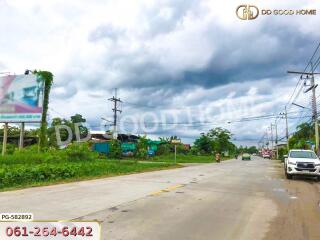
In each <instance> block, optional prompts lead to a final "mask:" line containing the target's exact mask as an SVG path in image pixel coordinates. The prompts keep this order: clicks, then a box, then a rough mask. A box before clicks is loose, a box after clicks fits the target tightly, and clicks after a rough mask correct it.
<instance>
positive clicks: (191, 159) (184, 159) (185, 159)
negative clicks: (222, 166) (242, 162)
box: [148, 154, 231, 163]
mask: <svg viewBox="0 0 320 240" xmlns="http://www.w3.org/2000/svg"><path fill="white" fill-rule="evenodd" d="M228 159H231V158H230V157H228V158H227V157H225V158H223V159H222V161H224V160H228ZM148 160H149V161H154V162H167V163H174V154H169V155H161V156H155V157H152V158H149V159H148ZM214 162H216V161H215V157H214V156H209V155H200V156H198V155H191V154H177V163H214Z"/></svg>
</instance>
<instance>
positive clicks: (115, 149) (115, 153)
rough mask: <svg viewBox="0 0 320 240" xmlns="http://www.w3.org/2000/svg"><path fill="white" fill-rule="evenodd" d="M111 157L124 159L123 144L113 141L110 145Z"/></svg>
mask: <svg viewBox="0 0 320 240" xmlns="http://www.w3.org/2000/svg"><path fill="white" fill-rule="evenodd" d="M109 157H111V158H121V157H122V149H121V143H120V142H119V141H118V140H112V142H111V145H110V152H109Z"/></svg>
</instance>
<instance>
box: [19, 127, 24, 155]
mask: <svg viewBox="0 0 320 240" xmlns="http://www.w3.org/2000/svg"><path fill="white" fill-rule="evenodd" d="M24 124H25V123H24V122H22V123H21V128H20V139H19V150H21V149H22V148H23V138H24Z"/></svg>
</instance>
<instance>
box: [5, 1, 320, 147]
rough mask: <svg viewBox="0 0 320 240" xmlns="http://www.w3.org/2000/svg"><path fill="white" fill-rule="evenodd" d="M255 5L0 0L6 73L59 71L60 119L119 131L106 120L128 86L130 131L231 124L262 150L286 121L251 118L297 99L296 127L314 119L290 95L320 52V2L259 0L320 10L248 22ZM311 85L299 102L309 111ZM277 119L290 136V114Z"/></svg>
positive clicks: (186, 130) (241, 140)
mask: <svg viewBox="0 0 320 240" xmlns="http://www.w3.org/2000/svg"><path fill="white" fill-rule="evenodd" d="M243 3H244V2H243V1H238V0H233V1H223V2H221V1H217V0H172V1H169V0H131V1H128V0H91V1H83V0H68V1H63V0H48V1H41V0H10V1H9V0H0V30H1V37H0V72H4V71H9V72H11V73H15V74H21V73H23V72H24V70H25V69H41V70H48V71H51V72H52V73H53V74H54V85H53V88H52V92H51V95H50V106H49V109H50V110H49V117H50V119H52V118H54V117H64V118H68V117H69V116H71V115H74V114H76V113H80V114H82V115H83V116H84V117H85V118H86V119H87V122H88V125H89V126H90V127H91V128H92V129H94V130H103V129H105V127H106V128H109V127H110V126H105V125H109V124H108V123H107V124H106V122H103V121H102V120H101V118H102V117H103V118H106V119H108V120H110V121H111V120H112V117H113V116H112V114H113V113H112V105H111V102H110V101H108V99H109V98H111V97H112V96H113V95H114V89H115V88H117V89H118V97H119V98H120V99H121V100H122V101H123V102H122V104H121V106H120V107H121V110H122V113H121V114H120V116H119V131H120V132H122V133H133V134H147V135H148V136H150V137H151V138H157V137H159V136H167V137H168V136H172V135H176V136H178V137H181V138H182V139H183V141H184V142H187V143H192V142H193V141H194V140H195V139H196V138H197V137H198V136H199V135H200V134H201V133H203V132H207V131H208V130H209V129H211V128H214V127H223V128H226V129H228V130H229V131H231V132H232V134H233V140H234V141H235V143H237V144H238V145H240V144H243V145H256V144H257V142H258V141H259V140H260V139H261V137H262V136H263V135H264V134H265V132H266V131H268V127H270V124H271V123H272V122H274V121H275V120H276V118H268V119H264V120H256V121H239V120H240V119H242V118H246V117H252V116H264V115H271V114H274V115H275V116H278V114H279V113H281V112H283V111H284V107H285V106H286V105H287V108H288V111H289V112H290V114H289V116H290V118H289V132H293V131H294V130H295V127H296V125H297V124H298V123H299V122H302V121H308V120H309V119H310V112H308V110H304V111H303V112H302V109H299V108H297V107H295V106H292V105H291V102H290V101H289V99H290V97H291V96H292V94H293V91H294V89H295V87H296V84H297V82H298V79H299V77H298V76H295V75H288V74H287V70H303V69H304V68H305V66H306V64H307V63H308V61H309V59H310V57H311V55H312V54H313V52H314V50H315V48H316V47H317V45H318V43H319V41H320V32H319V31H317V29H318V28H319V24H320V8H319V3H317V1H315V0H299V1H298V0H283V1H276V0H270V1H260V0H259V1H258V0H257V1H252V0H251V1H246V3H249V4H253V5H256V6H257V7H258V8H259V9H294V10H296V9H317V10H318V14H317V15H316V16H296V15H294V16H276V15H271V16H262V15H260V16H258V18H257V19H255V20H250V21H248V20H247V21H245V20H240V19H238V18H237V16H236V14H235V10H236V8H237V6H238V5H240V4H243ZM316 81H317V79H316ZM301 84H302V83H301ZM301 86H302V85H301ZM299 90H301V88H300V85H298V87H297V91H296V92H295V93H294V95H293V98H294V99H293V100H294V101H295V102H297V103H299V104H302V105H305V106H309V105H310V95H309V94H308V93H303V91H299ZM302 90H303V89H302ZM296 93H299V94H296ZM288 101H289V103H290V104H288ZM277 124H278V127H277V129H278V135H279V138H282V137H283V136H284V133H285V125H284V120H283V119H280V118H278V119H277ZM269 131H270V129H269ZM269 135H270V132H269Z"/></svg>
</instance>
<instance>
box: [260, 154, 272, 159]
mask: <svg viewBox="0 0 320 240" xmlns="http://www.w3.org/2000/svg"><path fill="white" fill-rule="evenodd" d="M262 157H263V158H269V159H270V158H271V154H270V153H263V154H262Z"/></svg>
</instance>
